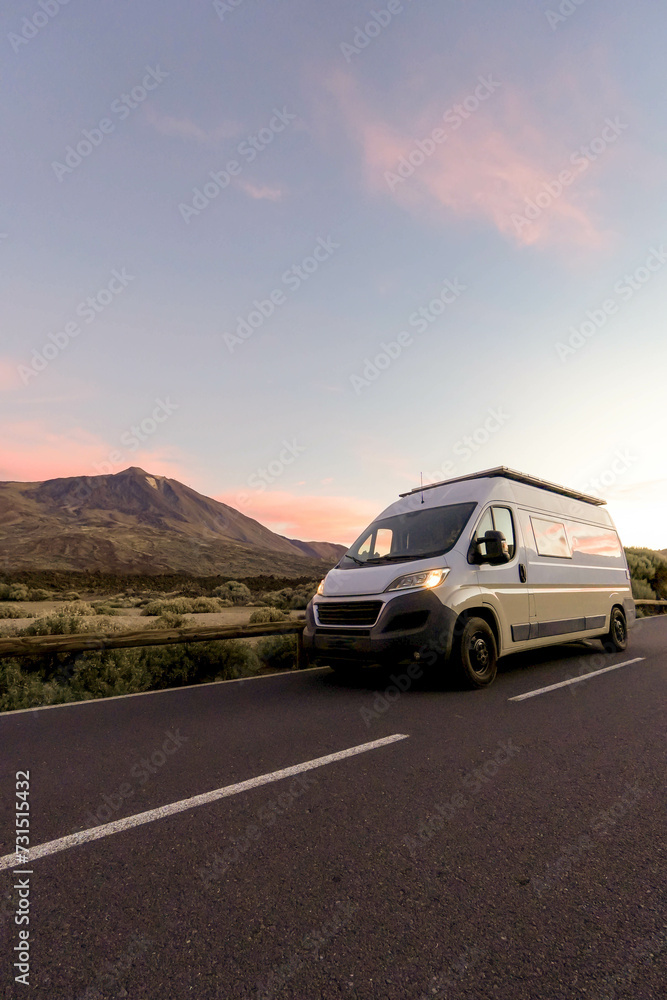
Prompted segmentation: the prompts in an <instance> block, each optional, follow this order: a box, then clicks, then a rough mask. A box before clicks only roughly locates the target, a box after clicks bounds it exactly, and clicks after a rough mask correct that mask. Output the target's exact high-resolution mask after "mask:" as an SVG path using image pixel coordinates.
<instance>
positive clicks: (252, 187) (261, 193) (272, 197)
mask: <svg viewBox="0 0 667 1000" xmlns="http://www.w3.org/2000/svg"><path fill="white" fill-rule="evenodd" d="M238 186H239V187H240V188H241V190H242V191H245V193H246V194H247V195H249V197H250V198H254V199H255V200H257V201H262V200H266V201H280V200H281V198H282V197H283V195H284V192H283V191H282V189H281V188H277V187H268V186H267V185H266V184H262V185H257V184H253V183H252V182H251V181H245V180H241V181H239V182H238Z"/></svg>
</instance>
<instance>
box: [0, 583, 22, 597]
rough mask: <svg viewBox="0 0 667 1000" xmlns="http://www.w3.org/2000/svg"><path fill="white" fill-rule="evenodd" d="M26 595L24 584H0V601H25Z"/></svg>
mask: <svg viewBox="0 0 667 1000" xmlns="http://www.w3.org/2000/svg"><path fill="white" fill-rule="evenodd" d="M28 593H29V591H28V588H27V587H26V585H25V584H24V583H0V601H27V600H28Z"/></svg>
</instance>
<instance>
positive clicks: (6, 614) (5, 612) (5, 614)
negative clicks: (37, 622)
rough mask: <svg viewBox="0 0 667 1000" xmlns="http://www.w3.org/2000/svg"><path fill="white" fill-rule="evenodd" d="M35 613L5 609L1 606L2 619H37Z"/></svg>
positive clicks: (0, 615) (18, 609)
mask: <svg viewBox="0 0 667 1000" xmlns="http://www.w3.org/2000/svg"><path fill="white" fill-rule="evenodd" d="M36 617H37V615H36V614H35V612H34V611H24V610H23V608H12V607H9V608H6V607H5V608H3V607H2V606H1V605H0V618H36Z"/></svg>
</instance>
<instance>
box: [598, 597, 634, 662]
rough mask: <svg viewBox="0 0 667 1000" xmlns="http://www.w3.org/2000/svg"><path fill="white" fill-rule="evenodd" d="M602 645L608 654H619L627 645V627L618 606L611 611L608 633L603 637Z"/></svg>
mask: <svg viewBox="0 0 667 1000" xmlns="http://www.w3.org/2000/svg"><path fill="white" fill-rule="evenodd" d="M602 645H603V646H604V648H605V650H606V651H607V652H608V653H620V652H621V651H622V650H624V649H625V648H626V646H627V645H628V625H627V622H626V620H625V614H624V613H623V611H622V610H621V608H619V607H618V606H617V607H615V608H612V609H611V617H610V619H609V631H608V632H607V634H606V635H605V636H603V638H602Z"/></svg>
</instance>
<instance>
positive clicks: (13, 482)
mask: <svg viewBox="0 0 667 1000" xmlns="http://www.w3.org/2000/svg"><path fill="white" fill-rule="evenodd" d="M479 471H480V472H481V471H490V470H479ZM509 471H512V472H517V471H518V470H516V469H513V470H509ZM128 472H131V473H135V474H141V475H142V476H145V477H146V478H147V479H154V480H156V479H168V480H171V481H172V482H176V483H179V485H181V486H186V487H187V488H188V489H192V490H194V487H192V486H190V485H189V484H188V483H182V482H181V481H180V480H177V479H174V478H173V477H171V476H163V475H160V474H158V473H152V472H150V471H148V470H147V469H143V468H141V467H140V466H138V465H131V466H128V467H127V468H126V469H120V470H119V471H118V472H113V473H98V474H97V475H96V476H86V475H83V476H63V477H51V478H50V479H37V480H30V481H21V480H0V486H1V485H18V486H21V485H26V486H29V485H32V486H34V485H39V484H42V483H46V482H53V481H54V480H55V479H58V478H63V479H89V478H103V477H106V476H122V475H125V474H127V473H128ZM437 485H440V484H437ZM549 485H551V486H560V487H562V485H563V484H558V483H550V484H549ZM194 491H195V492H196V493H198V494H199V495H200V496H203V497H205V498H206V499H208V500H215V502H216V503H223V504H224V501H222V500H216V499H215V497H207V496H206V494H200V493H199V491H198V490H194ZM395 499H398V497H396V498H395ZM605 505H606V506H608V505H607V504H606V501H605ZM226 506H230V505H229V504H227V505H226ZM385 506H388V505H387V504H385ZM234 509H235V510H238V508H234ZM383 509H384V508H383ZM240 513H243V512H242V511H241V512H240ZM379 513H381V510H378V511H377V512H376V515H377V514H379ZM245 516H246V517H251V515H249V514H246V515H245ZM253 520H255V521H258V518H253ZM259 523H260V524H261V523H263V522H261V521H260V522H259ZM264 527H268V528H270V530H272V531H276V534H279V535H282V532H280V531H277V530H276V529H274V528H271V526H270V525H268V524H265V525H264ZM365 527H366V525H362V526H361V528H360V530H359V531H358V532H357V534H356V535H355V536H354V537H353V538H350V540H349V541H337V540H335V539H331V538H302V537H296V536H289V535H284V536H283V537H286V538H288V539H289V540H290V541H302V542H311V543H322V542H324V543H329V544H336V545H344V546H346V547H347V546H349V545H351V544H352V543H353V542H354V541H355V540H356V538H357V536H358V535H359V534H360V533H361V531H362V530H363V529H364V528H365ZM619 535H620V533H619ZM621 544H622V545H623V546H624V547H625V548H629V549H644V548H645V549H649V550H652V551H661V550H660V549H653V548H652V546H646V545H640V544H636V543H628V542H627V541H626V540H625V539H623V538H621ZM662 551H667V549H665V550H662Z"/></svg>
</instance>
